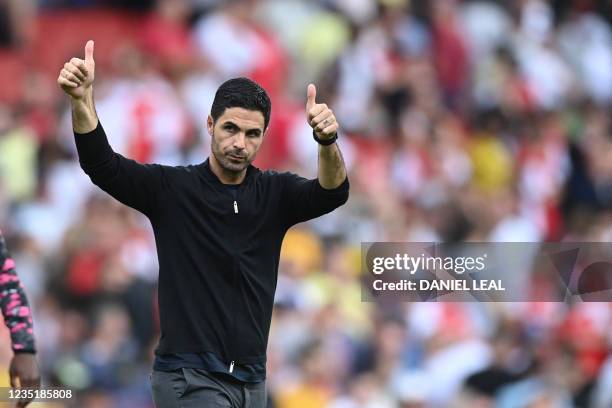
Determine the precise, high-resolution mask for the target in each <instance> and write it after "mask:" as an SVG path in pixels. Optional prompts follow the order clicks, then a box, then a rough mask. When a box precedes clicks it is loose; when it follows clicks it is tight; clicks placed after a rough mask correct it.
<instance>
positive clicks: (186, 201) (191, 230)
mask: <svg viewBox="0 0 612 408" xmlns="http://www.w3.org/2000/svg"><path fill="white" fill-rule="evenodd" d="M75 140H76V146H77V151H78V154H79V161H80V164H81V167H82V168H83V170H84V171H85V173H87V175H89V177H90V178H91V180H92V182H93V183H94V184H96V185H97V186H99V187H100V188H101V189H102V190H104V191H106V192H107V193H109V194H110V195H112V196H113V197H115V198H116V199H117V200H119V201H120V202H122V203H124V204H126V205H128V206H130V207H132V208H135V209H136V210H138V211H140V212H142V213H143V214H145V215H146V216H147V217H148V218H149V220H150V221H151V224H152V227H153V231H154V234H155V242H156V246H157V255H158V259H159V289H158V302H159V314H160V325H161V338H160V341H159V345H158V347H157V349H156V354H158V355H164V354H175V353H207V352H208V353H214V354H215V355H216V356H218V357H219V359H220V360H221V361H223V362H225V363H226V364H227V368H228V372H231V370H232V368H233V366H234V364H245V365H248V364H260V363H263V362H265V359H266V346H267V341H268V333H269V329H270V321H271V317H272V305H273V300H274V292H275V289H276V281H277V273H278V264H279V258H280V249H281V244H282V241H283V237H284V235H285V233H286V231H287V230H288V229H289V228H290V227H291V226H292V225H294V224H296V223H299V222H303V221H306V220H309V219H312V218H316V217H319V216H321V215H323V214H325V213H328V212H330V211H332V210H334V209H335V208H337V207H339V206H341V205H342V204H344V203H345V202H346V200H347V199H348V191H349V183H348V179H346V180H345V181H344V182H343V183H342V184H341V185H340V186H339V187H337V188H335V189H332V190H326V189H324V188H323V187H321V185H320V184H319V182H318V180H317V179H312V180H308V179H305V178H302V177H299V176H297V175H295V174H292V173H288V172H286V173H278V172H275V171H260V170H259V169H258V168H256V167H254V166H252V165H250V166H249V167H248V169H247V173H246V177H245V179H244V181H243V182H242V183H241V184H240V185H239V186H238V187H237V188H234V189H232V188H231V187H230V186H227V185H224V184H222V183H221V181H220V180H219V179H218V178H217V177H216V175H215V174H214V173H213V172H212V171H211V169H210V166H209V162H208V160H206V161H205V162H203V163H201V164H198V165H190V166H176V167H172V166H164V165H158V164H139V163H137V162H135V161H133V160H130V159H127V158H125V157H123V156H121V155H120V154H118V153H115V152H114V151H113V150H112V148H111V147H110V145H109V144H108V141H107V138H106V135H105V133H104V130H103V128H102V126H101V125H100V123H98V126H97V127H96V129H95V130H93V131H92V132H90V133H86V134H76V133H75Z"/></svg>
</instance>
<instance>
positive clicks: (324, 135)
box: [306, 84, 339, 140]
mask: <svg viewBox="0 0 612 408" xmlns="http://www.w3.org/2000/svg"><path fill="white" fill-rule="evenodd" d="M316 98H317V88H316V87H315V86H314V85H313V84H310V85H308V100H307V102H306V115H307V117H308V124H309V125H310V126H311V127H312V128H313V129H314V131H315V133H316V134H317V137H318V138H319V139H322V140H326V139H331V138H332V137H333V136H334V135H335V134H336V132H337V131H338V127H339V126H338V122H336V117H335V116H334V113H333V112H332V110H331V109H329V107H328V106H327V105H326V104H324V103H317V102H316V101H315V99H316Z"/></svg>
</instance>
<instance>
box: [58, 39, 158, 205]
mask: <svg viewBox="0 0 612 408" xmlns="http://www.w3.org/2000/svg"><path fill="white" fill-rule="evenodd" d="M95 66H96V65H95V62H94V42H93V41H91V40H90V41H88V42H87V44H86V45H85V59H84V60H83V59H80V58H72V59H71V60H70V61H68V62H67V63H66V64H64V68H62V70H61V72H60V74H59V77H58V78H57V83H58V85H59V86H60V88H62V89H63V90H64V92H66V94H68V95H69V96H70V103H71V106H72V127H73V130H74V136H75V142H76V147H77V152H78V154H79V163H80V164H81V168H82V169H83V170H84V171H85V173H86V174H87V175H88V176H89V177H90V178H91V181H92V182H93V183H94V184H96V185H97V186H98V187H100V188H101V189H102V190H104V191H106V192H107V193H109V194H110V195H111V196H113V197H114V198H116V199H117V200H119V201H121V202H122V203H124V204H126V205H128V206H130V207H132V208H135V209H137V210H139V211H141V212H143V213H145V214H147V215H150V214H151V213H152V211H153V210H154V207H155V203H156V202H157V200H155V198H156V195H157V194H158V193H159V191H160V190H161V189H162V187H163V185H164V180H165V177H164V176H165V172H164V166H160V165H155V164H146V165H144V164H140V163H137V162H136V161H134V160H130V159H126V158H125V157H123V156H121V155H120V154H118V153H115V152H114V151H113V149H112V148H111V146H110V145H109V143H108V139H107V138H106V134H105V133H104V129H103V128H102V125H101V123H100V121H99V120H98V115H97V114H96V108H95V104H94V97H93V81H94V77H95Z"/></svg>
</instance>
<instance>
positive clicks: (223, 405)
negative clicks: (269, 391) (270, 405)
mask: <svg viewBox="0 0 612 408" xmlns="http://www.w3.org/2000/svg"><path fill="white" fill-rule="evenodd" d="M150 379H151V389H152V392H153V401H154V402H155V406H156V407H157V408H196V407H197V408H202V407H211V408H217V407H218V408H265V407H266V383H265V381H262V382H260V383H253V384H251V383H247V384H243V383H239V382H235V381H231V380H227V379H225V378H222V377H220V376H218V375H215V374H213V373H210V372H208V371H205V370H200V369H195V368H181V369H180V370H176V371H170V372H166V371H156V370H153V372H152V374H151V375H150Z"/></svg>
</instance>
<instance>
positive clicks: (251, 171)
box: [198, 157, 259, 187]
mask: <svg viewBox="0 0 612 408" xmlns="http://www.w3.org/2000/svg"><path fill="white" fill-rule="evenodd" d="M198 167H199V169H200V172H201V173H202V174H203V175H204V176H205V177H206V178H208V179H210V180H213V181H215V182H216V183H218V184H220V185H222V186H226V187H233V186H236V187H238V186H240V185H242V184H245V183H246V182H247V181H248V180H250V179H251V178H252V177H253V176H254V175H255V174H257V173H259V169H258V168H257V167H255V166H253V165H252V164H249V167H247V171H246V175H245V176H244V180H242V183H240V184H225V183H222V182H221V180H219V177H217V175H216V174H215V173H214V172H213V171H212V169H211V168H210V157H209V158H207V159H206V160H205V161H204V162H203V163H201V164H200V165H199V166H198Z"/></svg>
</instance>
